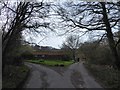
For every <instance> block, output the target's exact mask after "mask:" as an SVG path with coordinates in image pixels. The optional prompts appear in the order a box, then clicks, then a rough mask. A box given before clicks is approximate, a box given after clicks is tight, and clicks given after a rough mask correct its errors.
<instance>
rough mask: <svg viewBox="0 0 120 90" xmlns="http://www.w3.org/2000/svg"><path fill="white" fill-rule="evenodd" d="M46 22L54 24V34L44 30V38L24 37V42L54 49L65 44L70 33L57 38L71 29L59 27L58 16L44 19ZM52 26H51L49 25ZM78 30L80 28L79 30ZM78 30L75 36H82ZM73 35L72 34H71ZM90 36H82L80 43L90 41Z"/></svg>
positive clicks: (58, 1) (62, 0) (57, 1)
mask: <svg viewBox="0 0 120 90" xmlns="http://www.w3.org/2000/svg"><path fill="white" fill-rule="evenodd" d="M43 1H44V2H45V1H47V2H53V3H63V2H64V1H72V0H43ZM73 1H74V2H77V1H79V0H73ZM51 13H52V14H54V12H51ZM45 21H46V22H52V23H51V24H53V23H54V24H55V25H54V26H55V27H57V28H55V31H56V32H57V33H55V32H51V31H50V30H49V29H45V31H47V34H46V35H44V36H41V35H38V36H37V37H34V36H31V37H32V39H31V38H30V37H28V36H30V35H25V36H26V37H25V38H26V40H29V41H31V42H33V43H36V44H38V45H40V46H52V47H54V48H60V47H61V46H62V43H63V42H65V40H66V37H68V36H69V35H71V33H69V34H65V35H63V36H59V35H60V34H62V33H64V32H65V31H66V30H69V29H71V28H64V27H62V28H61V27H60V26H61V23H59V21H60V19H58V16H51V18H48V19H45ZM51 26H52V25H51ZM79 29H80V28H79ZM79 29H77V30H76V31H78V32H76V33H75V34H77V35H80V36H81V35H82V34H83V33H80V32H79ZM72 34H73V33H72ZM89 36H90V35H88V34H87V35H84V36H82V37H81V42H85V41H87V40H88V39H91V37H89Z"/></svg>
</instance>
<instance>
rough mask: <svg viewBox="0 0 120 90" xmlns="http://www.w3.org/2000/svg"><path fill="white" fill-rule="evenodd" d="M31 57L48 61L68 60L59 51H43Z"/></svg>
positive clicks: (34, 53)
mask: <svg viewBox="0 0 120 90" xmlns="http://www.w3.org/2000/svg"><path fill="white" fill-rule="evenodd" d="M33 55H34V56H35V58H37V59H49V60H69V57H68V56H67V55H66V54H65V53H63V52H60V51H44V52H40V51H39V52H33Z"/></svg>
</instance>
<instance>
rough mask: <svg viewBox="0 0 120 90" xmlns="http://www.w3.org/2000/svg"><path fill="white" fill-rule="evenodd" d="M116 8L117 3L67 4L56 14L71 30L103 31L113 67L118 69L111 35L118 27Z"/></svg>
mask: <svg viewBox="0 0 120 90" xmlns="http://www.w3.org/2000/svg"><path fill="white" fill-rule="evenodd" d="M118 7H120V5H119V3H118V2H117V3H112V2H79V3H74V2H67V3H65V4H64V5H63V6H60V5H59V7H58V11H57V13H58V14H59V15H60V16H61V18H62V19H63V20H64V22H69V24H68V25H69V26H71V27H73V28H76V27H78V28H80V29H81V28H82V29H83V28H84V29H86V30H88V31H96V30H97V31H103V32H104V34H103V36H106V37H107V39H108V42H109V47H110V49H111V52H112V54H113V57H114V61H115V67H117V68H120V59H119V57H118V53H117V49H116V43H115V40H114V34H113V32H115V31H116V30H118V27H119V21H120V16H119V15H120V8H118ZM103 36H102V37H101V38H103ZM118 41H119V40H118Z"/></svg>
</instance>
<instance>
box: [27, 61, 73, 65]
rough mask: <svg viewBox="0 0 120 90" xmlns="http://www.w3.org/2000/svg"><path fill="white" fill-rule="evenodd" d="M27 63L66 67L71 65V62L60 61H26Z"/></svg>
mask: <svg viewBox="0 0 120 90" xmlns="http://www.w3.org/2000/svg"><path fill="white" fill-rule="evenodd" d="M27 62H31V63H36V64H42V65H48V66H68V65H71V64H72V63H73V61H62V60H27Z"/></svg>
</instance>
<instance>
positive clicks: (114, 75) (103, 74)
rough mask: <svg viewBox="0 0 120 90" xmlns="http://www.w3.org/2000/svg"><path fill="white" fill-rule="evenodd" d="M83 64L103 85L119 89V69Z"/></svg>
mask: <svg viewBox="0 0 120 90" xmlns="http://www.w3.org/2000/svg"><path fill="white" fill-rule="evenodd" d="M85 66H86V68H87V69H88V70H89V71H90V73H91V74H92V75H93V76H94V77H95V78H96V80H98V81H99V82H100V83H101V85H102V86H103V87H105V88H114V89H115V88H116V89H117V90H120V85H119V84H120V71H118V70H115V69H113V68H110V67H108V66H103V65H94V64H85Z"/></svg>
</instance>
